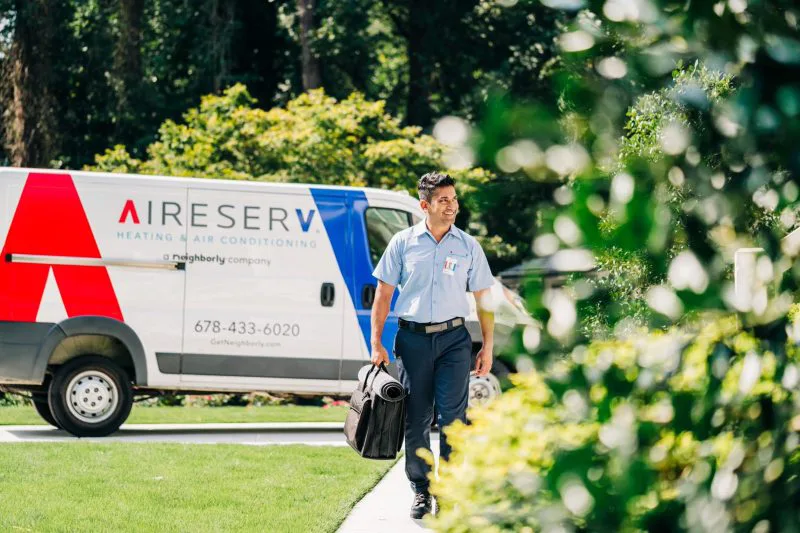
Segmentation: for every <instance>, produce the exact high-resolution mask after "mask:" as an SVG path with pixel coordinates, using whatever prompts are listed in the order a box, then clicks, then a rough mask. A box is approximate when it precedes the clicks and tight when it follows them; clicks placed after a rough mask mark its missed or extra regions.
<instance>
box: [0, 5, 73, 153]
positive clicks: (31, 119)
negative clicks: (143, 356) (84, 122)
mask: <svg viewBox="0 0 800 533" xmlns="http://www.w3.org/2000/svg"><path fill="white" fill-rule="evenodd" d="M8 7H9V8H10V9H8V11H6V13H7V14H8V17H9V18H7V19H6V20H13V23H11V24H8V27H9V29H10V30H11V31H12V38H11V46H10V48H9V50H8V56H7V57H6V58H5V59H4V61H3V76H2V78H3V80H4V81H3V84H2V85H3V87H2V93H3V103H4V106H3V107H4V112H3V122H4V128H3V130H4V133H5V142H4V144H5V147H6V151H7V152H8V156H9V159H10V161H11V163H12V164H13V165H18V166H48V165H49V164H50V162H51V161H52V160H53V159H55V158H56V157H57V155H58V150H59V141H60V131H59V129H58V128H57V126H56V117H57V116H58V105H57V104H58V101H57V97H56V90H55V87H56V82H57V78H58V76H57V72H58V70H57V69H56V68H55V65H54V64H53V63H54V62H53V60H54V58H55V56H56V50H57V49H58V48H57V46H58V41H57V36H58V35H59V34H60V31H61V29H60V22H61V20H62V19H61V15H62V13H61V9H60V8H59V6H58V5H53V4H52V3H50V2H47V1H45V0H32V1H22V0H16V1H15V2H14V3H13V5H11V6H8Z"/></svg>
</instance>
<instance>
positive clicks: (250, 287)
mask: <svg viewBox="0 0 800 533" xmlns="http://www.w3.org/2000/svg"><path fill="white" fill-rule="evenodd" d="M336 202H337V200H336V199H335V198H333V199H329V200H328V203H329V205H328V207H327V208H326V209H327V210H328V211H329V213H328V214H329V215H330V216H336V214H337V209H338V210H339V211H341V213H342V215H343V214H344V213H345V206H344V202H343V201H338V202H339V203H338V205H337V204H336ZM331 203H332V204H331ZM188 218H189V226H188V242H187V257H186V318H185V322H184V349H183V354H182V360H181V373H182V381H183V382H184V384H185V385H186V386H192V385H196V386H203V385H214V386H215V387H218V388H223V387H224V386H226V385H229V386H232V387H234V388H239V389H241V388H245V389H246V388H250V389H254V390H255V389H267V390H274V391H293V392H304V391H308V392H331V391H335V390H336V388H337V386H338V379H339V365H340V359H341V344H342V312H343V308H344V307H343V301H344V297H345V295H346V294H347V288H346V287H345V285H344V282H343V280H342V276H341V273H340V272H339V270H338V268H337V267H336V258H335V256H334V253H333V251H332V248H331V244H330V239H329V237H330V236H328V235H327V233H326V228H325V224H324V223H323V221H322V216H321V213H320V207H319V206H318V205H317V203H316V202H315V198H314V197H312V195H311V194H309V193H308V192H302V190H300V191H298V193H296V194H292V193H269V192H265V193H262V192H245V191H230V190H202V189H193V190H191V191H190V192H189V212H188Z"/></svg>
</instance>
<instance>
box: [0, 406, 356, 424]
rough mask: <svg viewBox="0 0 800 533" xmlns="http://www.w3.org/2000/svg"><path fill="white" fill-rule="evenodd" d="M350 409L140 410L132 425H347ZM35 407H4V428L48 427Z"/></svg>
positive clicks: (133, 414)
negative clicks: (264, 423)
mask: <svg viewBox="0 0 800 533" xmlns="http://www.w3.org/2000/svg"><path fill="white" fill-rule="evenodd" d="M346 415H347V408H346V407H330V408H328V409H323V408H322V407H310V406H299V405H269V406H264V407H139V406H137V405H134V406H133V410H132V411H131V416H130V417H129V418H128V421H127V423H128V424H197V423H212V422H214V423H224V422H344V419H345V416H346ZM45 423H46V422H45V421H44V420H42V419H41V417H40V416H39V415H38V414H37V413H36V411H35V410H34V409H33V407H31V406H19V407H17V406H15V407H0V425H12V424H45Z"/></svg>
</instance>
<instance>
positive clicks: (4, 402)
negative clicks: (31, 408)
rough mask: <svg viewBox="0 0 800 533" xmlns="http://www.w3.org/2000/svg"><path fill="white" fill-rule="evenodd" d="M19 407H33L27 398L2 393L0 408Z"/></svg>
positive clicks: (0, 395)
mask: <svg viewBox="0 0 800 533" xmlns="http://www.w3.org/2000/svg"><path fill="white" fill-rule="evenodd" d="M17 405H32V403H31V400H30V399H28V398H27V397H26V396H21V395H19V394H11V393H8V392H0V407H12V406H17Z"/></svg>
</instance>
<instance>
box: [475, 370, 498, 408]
mask: <svg viewBox="0 0 800 533" xmlns="http://www.w3.org/2000/svg"><path fill="white" fill-rule="evenodd" d="M501 394H502V389H501V388H500V380H498V379H497V377H496V376H495V375H494V374H487V375H485V376H470V378H469V404H470V405H471V406H472V405H485V404H487V403H489V402H491V401H492V400H494V399H495V398H497V397H498V396H500V395H501Z"/></svg>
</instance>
